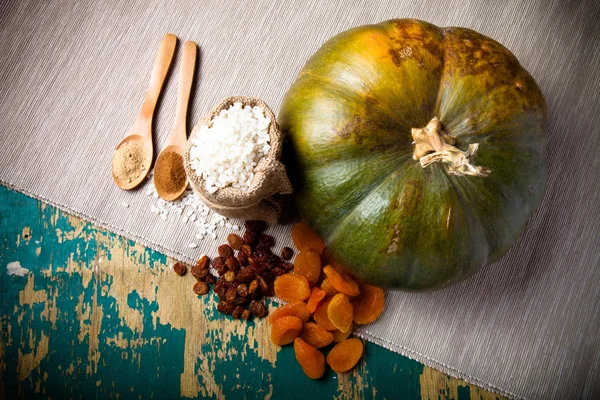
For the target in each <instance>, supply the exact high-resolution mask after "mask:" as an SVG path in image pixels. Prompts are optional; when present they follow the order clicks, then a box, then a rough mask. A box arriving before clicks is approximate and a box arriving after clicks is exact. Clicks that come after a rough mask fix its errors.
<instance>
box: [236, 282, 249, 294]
mask: <svg viewBox="0 0 600 400" xmlns="http://www.w3.org/2000/svg"><path fill="white" fill-rule="evenodd" d="M237 294H238V296H241V297H246V296H248V285H246V284H245V283H242V284H240V285H238V287H237Z"/></svg>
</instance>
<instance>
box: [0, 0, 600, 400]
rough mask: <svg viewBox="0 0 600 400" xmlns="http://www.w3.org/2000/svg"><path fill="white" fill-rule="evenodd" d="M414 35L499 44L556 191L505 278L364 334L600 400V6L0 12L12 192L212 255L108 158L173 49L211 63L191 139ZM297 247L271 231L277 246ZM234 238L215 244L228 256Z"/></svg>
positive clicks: (52, 5)
mask: <svg viewBox="0 0 600 400" xmlns="http://www.w3.org/2000/svg"><path fill="white" fill-rule="evenodd" d="M403 17H414V18H419V19H424V20H427V21H430V22H432V23H435V24H437V25H440V26H456V25H458V26H466V27H469V28H472V29H475V30H477V31H480V32H482V33H483V34H486V35H488V36H491V37H492V38H494V39H496V40H498V41H500V42H501V43H502V44H504V45H505V46H506V47H508V48H509V49H510V50H511V51H512V52H513V53H514V54H515V55H516V56H517V57H518V58H519V60H520V61H521V63H522V64H523V65H524V66H525V68H527V70H529V72H530V73H531V74H532V75H533V76H534V77H535V78H536V80H537V81H538V83H539V85H540V87H541V88H542V91H543V92H544V94H545V96H546V100H547V103H548V110H549V112H548V114H549V141H548V148H547V153H548V167H549V178H548V190H547V193H546V196H545V198H544V201H543V203H542V205H541V207H540V209H539V210H538V211H537V212H536V213H535V215H534V216H533V218H532V220H531V221H530V223H529V224H528V226H527V228H526V230H525V232H524V233H523V235H522V237H521V238H520V240H519V241H518V243H517V244H516V245H515V246H514V247H513V248H512V249H511V251H510V252H509V253H508V254H507V255H506V256H505V257H504V258H503V259H502V260H500V261H499V262H497V263H496V264H493V265H491V266H489V267H488V268H486V269H484V270H483V271H481V272H480V273H478V274H476V275H475V276H474V277H473V278H471V279H469V280H468V281H465V282H463V283H461V284H459V285H457V286H454V287H451V288H448V289H446V290H443V291H439V292H435V293H427V294H407V293H392V294H389V295H388V296H387V304H386V309H385V312H384V314H383V316H382V318H381V319H380V320H379V321H378V322H376V323H375V324H373V325H370V326H367V327H364V328H361V330H360V331H359V334H360V335H362V336H363V337H365V338H367V339H369V340H372V341H374V342H376V343H379V344H381V345H383V346H385V347H387V348H389V349H391V350H393V351H397V352H399V353H402V354H405V355H408V356H410V357H412V358H415V359H417V360H419V361H421V362H423V363H425V364H427V365H429V366H432V367H435V368H437V369H440V370H442V371H445V372H447V373H449V374H452V375H454V376H457V377H461V378H464V379H466V380H467V381H469V382H472V383H475V384H477V385H480V386H483V387H485V388H487V389H491V390H495V391H497V392H499V393H503V394H507V395H512V396H516V397H530V398H544V399H548V398H560V399H565V398H594V397H595V398H599V397H600V383H599V382H600V341H599V340H598V338H599V337H600V291H599V290H598V287H599V284H600V233H599V232H600V230H599V229H598V220H599V216H600V189H599V188H600V174H598V171H599V167H600V156H599V155H598V151H597V149H598V148H599V147H600V139H599V134H598V129H597V126H598V125H600V117H599V115H600V113H598V110H600V80H599V79H598V78H599V72H600V43H599V40H598V39H599V37H600V33H599V30H598V22H597V21H599V20H600V8H599V5H598V3H597V2H596V1H594V0H584V1H562V0H531V1H526V0H510V1H502V2H499V1H484V0H467V1H459V0H449V1H447V0H436V1H433V0H431V1H423V2H408V1H406V2H403V3H396V2H389V1H383V0H381V1H374V2H368V3H367V2H365V3H362V2H356V1H352V0H341V1H335V0H334V1H331V0H308V1H304V2H298V1H279V2H272V1H266V0H258V1H255V2H244V3H243V4H242V3H239V2H224V1H216V0H214V1H213V0H210V1H202V2H199V1H191V0H188V1H180V2H174V3H169V4H167V3H165V2H156V3H153V2H148V1H140V0H138V1H111V2H91V1H89V2H77V3H72V2H58V1H57V2H27V1H18V2H17V1H14V2H10V1H9V2H6V1H5V2H0V116H1V118H2V124H0V143H1V144H2V145H1V146H0V183H2V184H4V185H7V186H10V187H12V188H15V189H16V190H19V191H22V192H24V193H27V194H29V195H31V196H34V197H36V198H38V199H41V200H42V201H44V202H47V203H50V204H52V205H55V206H57V207H59V208H61V209H63V210H65V211H67V212H70V213H72V214H76V215H79V216H82V217H83V218H85V219H87V220H90V221H93V222H95V223H96V224H98V225H100V226H102V227H106V228H108V229H110V230H112V231H114V232H116V233H119V234H122V235H124V236H126V237H128V238H131V239H133V240H136V241H138V242H140V243H142V244H144V245H146V246H149V247H152V248H154V249H157V250H159V251H161V252H163V253H165V254H168V255H170V256H173V257H176V258H179V259H182V260H184V261H192V260H194V259H196V258H198V257H199V256H200V255H201V254H202V253H205V252H207V253H209V254H213V253H214V248H215V244H216V243H218V242H217V241H214V240H212V239H205V240H197V239H195V238H194V237H195V234H196V226H195V224H193V223H188V224H182V223H181V218H183V216H176V215H173V214H169V216H168V219H167V220H162V219H161V218H159V217H157V216H156V215H154V214H151V213H150V208H151V206H152V205H153V204H155V203H156V199H154V198H153V197H152V196H146V194H145V193H146V189H147V187H142V188H141V189H140V190H137V191H131V192H123V191H121V190H119V189H117V187H116V186H115V185H114V184H113V182H112V179H111V171H110V160H111V156H112V149H113V148H114V146H115V145H116V144H117V142H118V141H119V139H120V138H121V137H122V135H123V134H124V133H125V131H126V130H127V128H128V127H129V126H130V125H131V124H132V123H133V121H134V119H135V116H136V115H137V113H138V111H139V107H140V105H141V101H142V99H143V95H144V92H145V90H146V87H147V82H148V79H149V76H150V69H151V65H152V61H153V59H154V55H155V53H156V49H157V47H158V44H159V42H160V40H161V39H162V37H163V35H164V34H165V33H166V32H172V33H175V34H177V35H178V36H179V37H180V38H182V39H184V40H194V41H195V42H197V43H198V45H199V48H200V64H199V68H198V69H197V70H198V71H197V74H198V76H197V77H198V79H197V82H198V83H197V85H196V87H195V88H194V95H193V97H192V101H191V104H190V118H189V121H188V126H193V125H195V123H196V122H197V121H198V120H199V119H200V118H201V116H202V115H204V114H205V113H206V112H208V111H209V110H210V109H211V108H212V107H213V106H215V105H216V104H218V102H219V101H220V100H221V99H222V98H225V97H227V96H231V95H247V96H253V97H257V98H260V99H262V100H264V101H265V102H266V103H267V104H268V105H269V106H270V107H271V108H272V109H273V111H275V113H277V111H278V109H279V106H280V104H281V100H282V99H283V95H284V93H285V91H286V90H287V88H288V87H289V85H290V84H291V83H292V82H293V81H294V79H295V78H296V75H297V74H298V72H299V70H300V68H301V67H302V65H303V64H304V62H305V61H306V60H307V58H308V57H309V56H310V55H311V54H312V53H313V52H314V51H315V50H316V49H317V48H318V47H319V46H320V45H321V44H322V43H323V42H324V41H325V40H326V39H328V38H329V37H331V36H333V35H334V34H336V33H339V32H341V31H343V30H346V29H348V28H350V27H353V26H356V25H361V24H365V23H376V22H380V21H382V20H386V19H390V18H403ZM179 56H180V50H179V49H178V53H177V55H176V58H175V60H176V61H175V64H174V68H173V69H172V70H173V71H177V70H178V66H179ZM172 75H173V76H171V79H170V80H169V81H168V82H167V84H166V86H165V88H164V89H165V90H164V96H163V97H162V99H161V101H160V102H159V105H158V108H157V115H156V118H155V121H154V123H155V125H154V126H155V132H156V139H155V142H156V145H157V149H160V148H161V147H162V145H163V144H164V143H165V140H166V136H167V134H168V132H169V131H170V128H171V124H172V122H173V118H174V115H175V102H176V92H177V90H176V88H177V79H174V78H175V77H176V75H174V74H172ZM122 202H126V203H128V204H129V207H128V208H126V207H123V206H121V204H122ZM207 217H210V215H207ZM289 230H290V226H289V224H288V225H281V226H278V227H273V228H272V233H274V234H275V235H276V236H277V240H278V243H279V246H281V245H285V244H289V240H290V237H289ZM227 232H229V229H228V228H227V227H226V226H224V227H220V228H219V229H217V234H218V236H219V237H220V238H224V237H225V235H226V233H227ZM196 240H197V241H198V243H196V244H197V247H195V248H191V247H189V244H190V242H192V241H196Z"/></svg>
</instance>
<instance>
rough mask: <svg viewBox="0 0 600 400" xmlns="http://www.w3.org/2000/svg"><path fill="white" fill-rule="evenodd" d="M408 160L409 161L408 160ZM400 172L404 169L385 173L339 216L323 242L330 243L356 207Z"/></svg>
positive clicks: (403, 172)
mask: <svg viewBox="0 0 600 400" xmlns="http://www.w3.org/2000/svg"><path fill="white" fill-rule="evenodd" d="M409 162H410V161H409ZM401 173H402V174H405V173H406V171H404V170H403V169H397V170H394V171H393V172H390V173H389V174H387V175H384V178H383V179H382V180H381V182H380V183H379V184H378V185H377V186H375V187H374V188H373V189H372V190H369V191H368V193H366V194H365V196H364V197H363V198H362V199H360V201H358V203H356V205H354V206H352V209H351V211H350V212H348V213H347V214H346V215H345V216H344V217H343V218H341V219H340V220H339V222H338V223H337V224H335V226H334V229H333V231H332V232H331V233H330V234H329V235H328V236H327V237H325V238H323V240H324V241H325V243H326V244H327V243H332V242H333V241H334V239H335V237H336V235H337V232H339V231H342V230H343V229H342V228H345V226H346V225H347V224H348V222H347V221H348V220H349V219H351V218H350V217H352V216H353V215H354V213H356V211H357V209H359V208H360V205H361V204H362V203H363V202H364V201H365V200H366V199H367V198H368V197H369V196H370V195H371V194H372V193H374V192H377V190H379V189H380V188H382V187H383V186H384V185H385V184H387V183H388V182H387V181H388V180H390V179H391V178H394V177H398V176H400V175H401Z"/></svg>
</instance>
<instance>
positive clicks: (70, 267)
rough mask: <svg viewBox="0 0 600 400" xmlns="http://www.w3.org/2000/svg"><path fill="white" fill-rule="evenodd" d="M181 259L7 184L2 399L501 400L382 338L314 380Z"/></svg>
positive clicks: (0, 277)
mask: <svg viewBox="0 0 600 400" xmlns="http://www.w3.org/2000/svg"><path fill="white" fill-rule="evenodd" d="M12 262H19V263H20V265H21V267H23V268H26V269H28V272H26V273H25V274H24V275H23V276H19V275H9V274H8V273H7V265H8V264H9V263H12ZM172 262H173V260H170V259H168V258H167V257H165V256H164V255H161V254H159V253H157V252H154V251H152V250H149V249H146V248H143V247H141V246H139V245H136V244H135V243H133V242H131V241H128V240H124V239H123V238H121V237H119V236H116V235H114V234H112V233H110V232H107V231H105V230H102V229H99V228H96V227H94V226H93V225H92V224H90V223H86V222H84V221H82V220H80V219H79V218H76V217H72V216H69V215H67V214H64V213H62V212H60V211H59V210H57V209H55V208H53V207H50V206H46V205H44V204H42V203H40V202H38V201H36V200H34V199H32V198H29V197H27V196H25V195H22V194H20V193H16V192H13V191H11V190H9V189H7V188H5V187H0V298H1V302H0V366H1V367H2V368H0V398H28V399H31V398H33V399H35V398H41V399H48V398H55V399H56V398H75V399H89V398H116V399H129V398H131V399H133V398H144V399H146V398H158V399H163V398H177V397H206V398H228V399H235V398H274V399H280V398H285V399H286V400H289V399H306V398H319V399H320V398H335V397H338V398H387V399H396V398H402V399H417V398H419V399H420V398H442V399H445V398H458V399H470V398H477V399H479V398H485V399H491V398H496V396H495V395H494V394H491V393H489V392H486V391H484V390H483V389H480V388H477V387H474V386H470V385H467V384H466V383H465V382H464V381H460V380H457V379H454V378H450V377H448V376H446V375H444V374H442V373H440V372H438V371H435V370H433V369H430V368H427V367H424V366H423V365H421V364H419V363H418V362H415V361H412V360H410V359H408V358H406V357H403V356H400V355H398V354H395V353H392V352H390V351H388V350H386V349H384V348H381V347H379V346H376V345H373V344H371V343H367V344H366V354H365V356H364V358H363V360H362V361H361V363H360V364H359V366H358V367H357V368H356V369H355V370H354V371H353V372H352V373H346V374H336V373H333V372H332V371H329V372H328V373H327V374H326V376H325V377H324V378H323V379H320V380H317V381H313V380H310V379H308V378H306V377H305V376H304V374H303V373H302V370H301V368H300V367H299V365H298V364H297V362H296V360H295V358H294V353H293V349H292V347H291V346H287V347H284V348H283V349H281V350H280V351H278V349H277V348H276V347H275V346H274V345H272V344H270V342H269V339H268V323H267V322H266V321H265V320H260V321H251V322H243V321H234V320H232V319H230V318H229V317H225V316H223V315H221V314H218V313H217V312H216V310H215V305H216V303H215V296H214V295H213V294H212V292H211V293H210V294H209V295H208V296H204V297H202V298H197V297H196V296H195V295H194V294H193V293H191V286H192V285H191V283H192V279H193V278H191V277H190V276H187V277H186V276H184V277H178V276H176V275H175V274H174V273H173V272H171V271H170V270H169V265H170V264H172ZM13 265H15V264H13ZM274 306H275V305H273V304H270V307H274Z"/></svg>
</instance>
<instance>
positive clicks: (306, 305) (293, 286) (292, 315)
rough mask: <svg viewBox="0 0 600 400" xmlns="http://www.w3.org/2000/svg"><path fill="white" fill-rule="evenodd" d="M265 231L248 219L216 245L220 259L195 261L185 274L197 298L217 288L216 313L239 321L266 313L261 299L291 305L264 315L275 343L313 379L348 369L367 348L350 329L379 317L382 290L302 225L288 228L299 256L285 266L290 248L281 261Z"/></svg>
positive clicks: (179, 270)
mask: <svg viewBox="0 0 600 400" xmlns="http://www.w3.org/2000/svg"><path fill="white" fill-rule="evenodd" d="M266 227H267V226H266V223H264V222H262V221H246V223H245V231H244V233H243V235H242V236H239V235H237V234H235V233H231V234H230V235H229V236H228V237H227V243H225V244H222V245H221V246H219V248H218V253H219V255H218V256H217V257H214V258H213V259H212V261H211V260H210V259H209V258H208V257H207V256H203V257H202V258H200V259H199V260H198V262H197V263H196V265H194V266H193V267H192V268H191V269H190V274H191V275H192V276H193V277H194V278H196V283H195V285H194V288H193V291H194V293H196V294H198V295H204V294H206V293H208V292H209V290H210V287H209V284H214V286H213V289H214V291H215V293H216V294H217V296H218V297H219V303H218V304H217V310H219V311H220V312H221V313H224V314H229V315H231V316H232V317H233V318H236V319H238V318H243V319H249V318H250V316H251V315H252V314H253V315H254V316H255V317H264V316H266V315H267V308H266V307H265V305H264V303H263V302H262V299H263V297H266V296H272V295H273V294H275V295H276V296H278V297H279V298H280V299H282V300H284V301H287V302H288V303H287V304H285V305H283V306H281V307H278V308H277V309H276V310H275V311H273V312H272V313H271V315H270V316H269V322H270V324H271V341H272V342H273V343H274V344H276V345H278V346H284V345H287V344H291V343H293V344H294V352H295V354H296V359H297V360H298V363H299V364H300V366H301V367H302V370H303V371H304V373H305V374H306V375H307V376H308V377H309V378H311V379H319V378H320V377H321V376H323V374H324V373H325V368H326V365H329V366H330V367H331V369H333V370H334V371H336V372H346V371H348V370H350V369H352V368H353V367H354V366H355V365H356V364H357V363H358V361H359V360H360V358H361V357H362V354H363V348H364V346H363V342H362V341H361V340H360V339H357V338H350V336H351V335H352V328H353V326H354V324H368V323H371V322H373V321H375V320H376V319H377V318H378V317H379V315H380V314H381V312H382V311H383V306H384V292H383V289H380V288H378V287H375V286H371V285H368V284H361V283H360V282H359V281H358V280H356V279H355V278H354V277H352V276H351V275H349V274H348V273H347V272H346V271H345V269H344V267H343V266H342V265H341V264H339V263H338V262H337V261H336V260H335V258H334V257H333V254H332V253H331V252H330V251H329V250H328V249H327V248H326V246H325V243H324V242H323V240H322V239H321V238H320V237H319V236H318V235H317V233H316V232H314V231H313V230H312V229H311V228H310V227H309V226H308V225H307V224H306V223H304V222H300V223H297V224H295V225H294V226H293V228H292V241H293V242H294V245H295V246H296V247H297V249H298V251H299V253H298V254H297V255H296V259H295V260H294V264H292V263H291V262H289V260H291V259H292V257H293V255H294V251H293V250H292V249H291V248H289V247H284V248H283V249H282V250H281V257H280V256H278V255H276V254H273V253H272V252H271V248H272V247H273V245H274V244H275V239H274V238H273V237H272V236H269V235H267V234H265V233H264V231H265V229H266ZM236 252H237V254H236ZM209 266H212V267H213V268H214V269H215V270H216V273H217V275H218V276H219V278H216V277H215V276H213V275H212V274H211V273H210V271H209ZM173 271H174V272H175V273H176V274H177V275H179V276H183V275H185V274H186V272H187V267H186V266H185V265H183V264H181V263H177V264H175V265H174V266H173ZM322 350H325V352H326V353H327V357H325V354H324V353H323V351H322Z"/></svg>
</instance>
